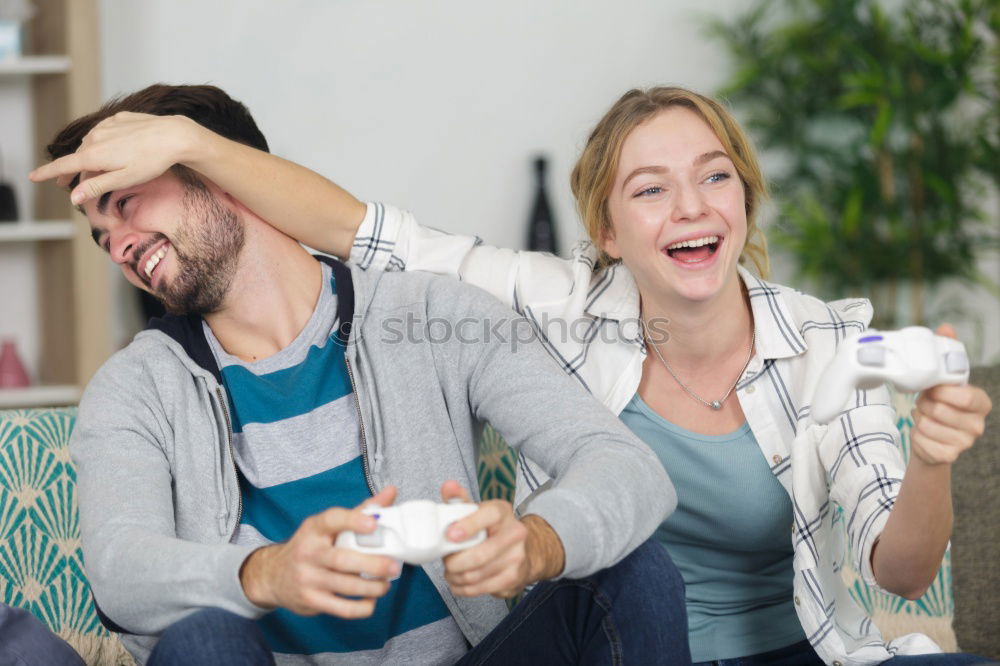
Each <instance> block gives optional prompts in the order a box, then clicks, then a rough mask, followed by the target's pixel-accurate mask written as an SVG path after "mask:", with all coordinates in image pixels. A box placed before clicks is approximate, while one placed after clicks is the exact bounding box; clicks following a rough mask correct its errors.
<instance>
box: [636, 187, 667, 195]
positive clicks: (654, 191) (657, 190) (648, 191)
mask: <svg viewBox="0 0 1000 666" xmlns="http://www.w3.org/2000/svg"><path fill="white" fill-rule="evenodd" d="M662 191H663V188H662V187H660V186H659V185H653V186H652V187H647V188H646V189H644V190H640V191H639V192H637V193H636V195H635V196H637V197H642V196H647V195H650V194H659V193H660V192H662Z"/></svg>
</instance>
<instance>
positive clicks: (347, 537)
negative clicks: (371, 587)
mask: <svg viewBox="0 0 1000 666" xmlns="http://www.w3.org/2000/svg"><path fill="white" fill-rule="evenodd" d="M478 508H479V506H478V505H476V504H468V503H464V502H455V503H449V504H438V503H437V502H432V501H430V500H411V501H409V502H404V503H402V504H399V505H397V506H388V507H381V506H368V507H365V509H364V512H365V513H367V514H368V515H370V516H374V517H375V520H376V521H377V527H376V528H375V531H374V532H372V533H371V534H360V533H357V532H352V531H345V532H341V533H340V534H339V535H338V536H337V542H336V545H337V547H339V548H349V549H351V550H356V551H359V552H362V553H369V554H372V555H386V556H388V557H391V558H393V559H397V560H402V561H403V562H406V563H407V564H426V563H427V562H430V561H432V560H436V559H439V558H441V557H444V556H445V555H448V554H450V553H455V552H458V551H460V550H464V549H466V548H471V547H472V546H475V545H476V544H479V543H482V542H483V540H485V539H486V531H485V530H480V531H479V532H477V533H476V534H473V535H472V536H471V537H469V538H468V539H466V540H465V541H458V542H456V541H451V540H450V539H448V537H446V536H445V532H447V530H448V527H449V526H450V525H451V524H452V523H454V522H455V521H456V520H461V519H462V518H465V517H466V516H468V515H469V514H471V513H473V512H474V511H476V509H478Z"/></svg>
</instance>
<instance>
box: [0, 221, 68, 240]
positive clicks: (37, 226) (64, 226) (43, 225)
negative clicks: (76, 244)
mask: <svg viewBox="0 0 1000 666" xmlns="http://www.w3.org/2000/svg"><path fill="white" fill-rule="evenodd" d="M75 234H76V225H75V224H74V223H73V222H72V221H70V220H60V221H53V222H49V221H46V222H0V243H30V242H34V241H47V240H71V239H72V238H73V236H74V235H75Z"/></svg>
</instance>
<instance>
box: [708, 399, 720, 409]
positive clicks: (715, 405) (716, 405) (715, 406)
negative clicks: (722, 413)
mask: <svg viewBox="0 0 1000 666" xmlns="http://www.w3.org/2000/svg"><path fill="white" fill-rule="evenodd" d="M709 407H711V408H712V409H714V410H715V411H719V410H720V409H722V403H721V402H719V401H718V400H713V401H712V404H710V405H709Z"/></svg>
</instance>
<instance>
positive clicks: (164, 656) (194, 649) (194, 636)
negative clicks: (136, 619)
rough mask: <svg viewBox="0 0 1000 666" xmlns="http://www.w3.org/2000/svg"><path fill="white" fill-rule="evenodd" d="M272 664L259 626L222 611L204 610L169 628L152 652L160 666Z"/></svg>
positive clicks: (151, 661)
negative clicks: (183, 664)
mask: <svg viewBox="0 0 1000 666" xmlns="http://www.w3.org/2000/svg"><path fill="white" fill-rule="evenodd" d="M174 663H185V664H197V663H205V664H211V663H218V664H273V663H274V658H273V656H272V655H271V651H270V649H269V648H268V646H267V641H266V640H265V638H264V635H263V633H261V630H260V628H259V627H258V626H257V623H256V622H254V621H253V620H248V619H246V618H245V617H241V616H239V615H237V614H235V613H231V612H229V611H226V610H222V609H220V608H205V609H203V610H200V611H197V612H195V613H192V614H191V615H188V616H187V617H185V618H184V619H183V620H179V621H177V622H175V623H174V624H172V625H171V626H170V627H168V628H167V630H166V631H165V632H163V635H162V636H160V640H159V641H158V642H157V644H156V648H155V649H154V650H153V654H152V656H151V658H150V660H149V664H150V665H151V666H155V665H159V664H174Z"/></svg>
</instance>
